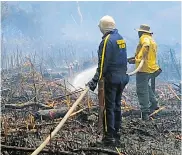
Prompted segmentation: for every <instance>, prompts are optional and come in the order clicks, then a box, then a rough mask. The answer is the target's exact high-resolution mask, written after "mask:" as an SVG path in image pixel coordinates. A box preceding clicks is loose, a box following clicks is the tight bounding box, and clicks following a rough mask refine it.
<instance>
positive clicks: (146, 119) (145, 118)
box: [141, 112, 149, 121]
mask: <svg viewBox="0 0 182 155" xmlns="http://www.w3.org/2000/svg"><path fill="white" fill-rule="evenodd" d="M141 115H142V120H143V121H148V120H149V113H148V112H142V113H141Z"/></svg>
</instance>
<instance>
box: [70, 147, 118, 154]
mask: <svg viewBox="0 0 182 155" xmlns="http://www.w3.org/2000/svg"><path fill="white" fill-rule="evenodd" d="M81 151H84V152H89V151H92V152H97V153H107V154H109V155H118V152H116V151H113V150H110V149H104V148H97V147H88V148H79V149H75V150H73V152H81Z"/></svg>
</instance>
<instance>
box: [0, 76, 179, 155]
mask: <svg viewBox="0 0 182 155" xmlns="http://www.w3.org/2000/svg"><path fill="white" fill-rule="evenodd" d="M32 76H34V79H35V80H33V81H32V80H29V78H27V79H26V80H24V81H21V80H20V79H19V80H18V81H16V80H14V81H16V82H8V80H9V81H12V80H11V79H6V80H5V81H3V91H2V104H1V109H2V113H1V127H2V130H1V154H2V155H28V154H31V153H32V152H33V151H34V150H35V149H36V148H37V147H38V146H39V145H40V144H41V143H42V142H43V141H44V139H45V138H46V137H47V136H48V135H49V134H50V133H51V132H52V131H53V129H54V128H55V127H56V126H57V124H58V123H59V122H60V120H61V118H62V117H63V116H64V115H65V113H66V112H67V110H68V109H69V108H70V107H71V105H72V104H73V103H74V101H76V99H77V98H78V96H79V95H80V93H81V92H82V91H83V90H82V89H80V90H75V91H74V92H70V90H68V89H67V88H66V87H65V85H64V81H45V80H40V79H39V78H38V76H37V77H36V76H35V75H32ZM29 77H30V76H29ZM25 81H26V82H25ZM20 83H21V84H20ZM5 88H6V89H5ZM7 88H8V89H7ZM156 92H157V96H158V100H159V104H160V106H161V107H163V108H164V109H162V110H161V111H159V112H158V113H156V114H154V115H153V116H151V120H150V121H148V122H143V121H142V120H141V119H140V111H139V106H138V101H137V96H136V93H135V85H134V84H129V85H128V86H127V89H126V90H125V92H124V93H123V99H122V103H123V104H122V115H123V119H122V124H121V145H120V146H119V147H118V150H117V149H116V148H113V147H107V148H105V147H96V146H95V143H96V141H99V140H100V139H101V136H99V135H98V134H97V119H98V99H97V96H96V94H93V93H91V92H89V94H88V95H86V96H85V97H84V99H83V100H82V102H81V103H80V104H79V106H78V107H77V109H76V110H75V112H76V113H74V114H73V115H72V116H70V118H69V119H68V120H67V122H66V123H65V125H64V126H63V128H62V129H61V130H60V131H59V132H58V134H57V135H56V136H55V137H54V138H53V139H52V140H51V141H50V142H49V144H48V145H47V146H46V147H45V148H44V150H43V151H42V152H41V153H40V154H70V155H71V154H74V155H76V154H77V155H80V154H83V155H84V154H86V155H87V154H88V155H89V154H90V155H94V154H109V155H112V154H119V152H121V153H120V154H124V155H180V154H181V140H182V135H181V101H180V95H179V92H178V91H177V90H175V89H174V88H173V87H172V85H171V84H168V83H161V84H157V88H156ZM3 93H4V94H3ZM60 94H61V95H60Z"/></svg>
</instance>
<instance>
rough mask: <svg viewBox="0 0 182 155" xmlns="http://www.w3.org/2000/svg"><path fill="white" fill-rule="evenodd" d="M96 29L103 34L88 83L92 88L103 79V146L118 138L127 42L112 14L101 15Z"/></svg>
mask: <svg viewBox="0 0 182 155" xmlns="http://www.w3.org/2000/svg"><path fill="white" fill-rule="evenodd" d="M99 28H100V31H101V32H102V34H103V37H102V41H101V43H100V45H99V49H98V68H97V70H96V73H95V75H94V77H93V78H92V80H91V81H89V82H88V84H87V85H88V86H89V88H90V89H91V90H92V91H94V90H95V88H96V87H97V84H98V82H99V81H101V79H102V80H104V93H105V94H104V101H105V116H104V117H105V118H103V122H104V125H103V126H104V137H103V139H102V140H103V143H104V144H105V145H115V144H116V142H118V140H119V139H120V134H119V129H120V124H121V95H122V92H123V90H124V88H125V86H126V84H127V83H128V81H129V76H128V75H127V74H126V71H127V53H126V43H125V40H124V39H123V37H122V36H121V35H120V34H119V33H118V30H117V29H116V28H115V21H114V19H113V18H112V17H111V16H104V17H102V18H101V20H100V23H99Z"/></svg>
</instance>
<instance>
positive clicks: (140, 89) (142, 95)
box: [136, 72, 157, 113]
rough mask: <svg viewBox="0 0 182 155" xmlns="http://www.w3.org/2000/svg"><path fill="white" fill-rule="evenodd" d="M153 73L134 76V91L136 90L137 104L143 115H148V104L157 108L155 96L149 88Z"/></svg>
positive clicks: (140, 73)
mask: <svg viewBox="0 0 182 155" xmlns="http://www.w3.org/2000/svg"><path fill="white" fill-rule="evenodd" d="M152 76H153V73H152V74H149V73H143V72H138V73H137V74H136V89H137V96H138V100H139V104H140V106H141V111H142V112H144V113H149V112H150V109H149V106H150V105H149V103H151V106H153V107H155V106H157V100H156V97H155V94H154V92H153V90H152V88H151V86H149V80H150V79H151V78H152Z"/></svg>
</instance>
